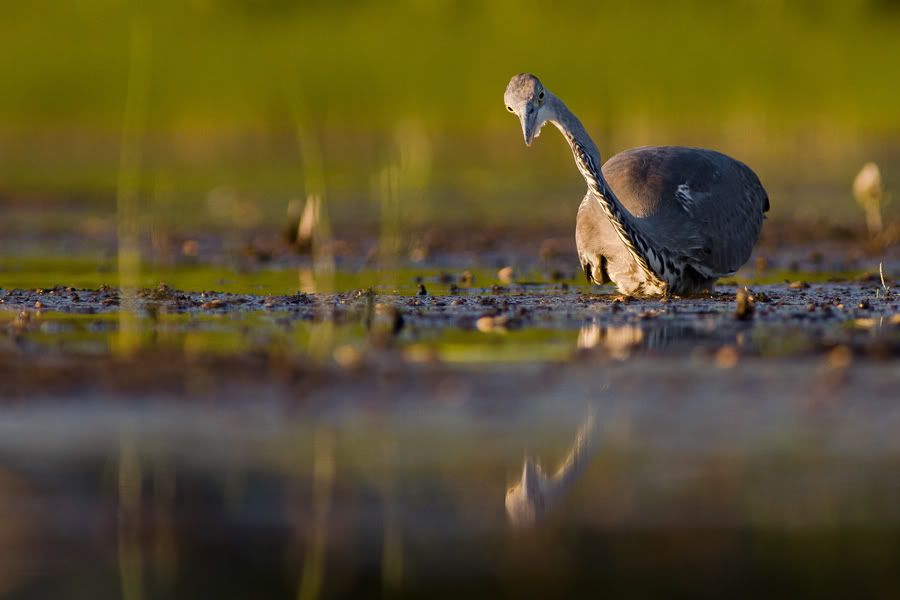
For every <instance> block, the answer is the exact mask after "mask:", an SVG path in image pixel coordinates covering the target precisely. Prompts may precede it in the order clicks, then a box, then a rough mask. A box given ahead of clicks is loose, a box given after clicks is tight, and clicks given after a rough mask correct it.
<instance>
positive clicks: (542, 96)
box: [538, 90, 544, 100]
mask: <svg viewBox="0 0 900 600" xmlns="http://www.w3.org/2000/svg"><path fill="white" fill-rule="evenodd" d="M543 99H544V90H541V93H540V94H538V100H543Z"/></svg>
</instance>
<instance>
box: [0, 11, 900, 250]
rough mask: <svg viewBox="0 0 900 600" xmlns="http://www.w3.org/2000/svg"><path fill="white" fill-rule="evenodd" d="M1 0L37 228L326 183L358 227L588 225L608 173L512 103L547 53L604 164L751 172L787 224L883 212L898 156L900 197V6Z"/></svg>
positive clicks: (12, 122) (279, 210) (9, 88)
mask: <svg viewBox="0 0 900 600" xmlns="http://www.w3.org/2000/svg"><path fill="white" fill-rule="evenodd" d="M3 5H4V6H3V19H2V22H0V40H2V42H0V43H2V45H3V48H4V51H3V52H0V72H2V73H3V76H2V77H0V203H2V204H0V206H3V207H4V209H5V211H4V212H6V216H7V219H6V220H7V223H6V225H7V229H9V228H10V227H15V228H16V230H17V231H23V230H27V229H28V228H33V229H35V230H41V231H45V232H46V231H48V230H49V231H50V232H51V233H52V231H53V230H54V228H58V229H60V230H62V229H71V228H72V227H73V225H75V226H80V225H79V224H82V223H83V222H84V219H85V218H87V217H90V220H89V221H87V223H88V225H86V226H85V227H86V229H85V233H87V234H91V233H93V232H95V231H96V230H97V229H98V228H99V229H101V230H102V229H103V227H104V226H106V227H108V228H114V227H115V223H114V218H115V213H116V210H117V206H118V208H119V210H120V211H121V209H122V204H121V201H122V196H123V195H124V196H125V198H126V200H128V201H129V202H131V203H132V204H133V206H132V208H131V209H130V210H132V211H133V212H136V214H137V215H138V218H139V227H140V230H141V231H142V232H144V233H147V232H151V231H152V230H154V228H156V229H165V228H170V229H171V228H175V229H177V228H184V227H212V228H214V227H218V226H223V227H227V228H239V229H240V228H244V229H252V228H259V227H263V228H265V227H273V226H280V225H281V224H283V222H284V220H285V218H286V217H287V216H288V213H290V212H293V213H296V212H297V211H298V208H297V206H298V204H297V203H298V199H299V201H300V202H302V199H304V198H305V197H306V195H307V194H309V193H315V194H319V195H321V196H322V197H323V198H324V202H325V212H326V213H327V215H328V217H329V218H330V220H331V222H332V223H333V224H334V225H335V227H341V226H344V225H347V226H351V225H354V224H366V223H369V224H373V223H378V222H381V221H383V220H384V218H385V213H386V212H390V213H391V214H394V215H395V219H396V220H397V221H398V223H399V225H400V226H401V227H406V226H408V227H412V228H415V227H420V226H426V227H434V226H438V227H440V226H442V225H443V224H447V223H454V224H472V225H486V224H496V223H503V224H506V225H517V224H524V225H527V224H531V225H535V224H537V225H544V226H547V227H560V228H562V227H564V226H565V227H571V223H572V222H573V219H574V213H575V209H576V207H577V205H578V202H579V201H580V198H581V196H582V194H583V188H584V185H583V182H582V181H581V180H580V178H579V176H578V174H577V171H576V170H575V169H574V167H573V166H572V164H571V157H570V156H569V153H568V150H567V149H566V148H565V145H564V143H563V142H562V141H561V140H560V139H557V136H556V135H555V133H554V134H552V135H547V136H545V137H544V138H542V139H541V140H540V142H539V143H538V144H536V145H535V146H534V147H533V148H531V149H526V148H525V147H524V145H523V144H522V141H521V137H520V135H519V130H518V125H517V124H516V123H515V122H514V120H513V118H512V117H510V115H508V114H507V113H506V112H505V111H504V107H503V104H502V93H503V89H504V87H505V85H506V83H507V81H508V79H509V77H510V76H511V75H513V74H514V73H517V72H520V71H526V70H527V71H531V72H534V73H536V74H538V75H539V76H540V77H541V78H542V79H543V81H544V82H545V84H546V85H547V86H548V87H549V88H550V89H552V90H553V91H554V92H556V93H557V94H558V95H560V96H561V97H562V98H563V99H564V100H565V101H566V102H567V104H569V106H570V107H571V108H572V109H573V110H574V111H575V112H576V113H577V114H578V115H579V116H580V117H581V118H582V120H583V121H584V122H585V124H586V126H587V128H588V129H589V131H590V132H591V133H592V134H593V136H594V138H595V140H596V141H597V143H598V146H599V148H600V150H601V153H602V154H603V156H604V157H609V156H611V155H612V154H614V153H616V152H619V151H621V150H624V149H627V148H630V147H635V146H640V145H658V144H679V145H696V146H708V147H714V148H717V149H720V150H722V151H724V152H726V153H729V154H731V155H733V156H735V157H737V158H739V159H742V160H743V161H745V162H747V163H749V164H750V165H751V166H753V167H754V168H755V169H756V170H757V171H758V173H759V174H760V176H761V178H762V180H763V182H764V183H765V184H766V185H767V187H768V188H769V191H770V195H771V197H772V199H773V202H772V207H773V208H772V213H771V217H772V219H774V220H801V221H804V222H806V223H823V224H834V223H837V224H841V225H844V226H848V227H856V226H858V227H863V225H864V220H863V216H862V213H861V212H860V210H859V208H858V207H857V206H855V204H854V202H853V199H852V194H851V188H850V184H851V181H852V178H853V176H854V174H855V173H856V172H857V171H858V170H859V168H860V167H861V165H862V164H863V163H864V162H865V161H869V160H874V161H876V162H877V163H879V164H880V165H881V167H882V172H883V177H884V179H885V185H886V187H887V189H888V190H890V189H891V188H892V186H895V184H896V179H897V176H896V173H897V172H898V170H897V168H896V167H897V165H900V110H898V109H897V106H898V98H900V78H898V77H897V73H898V72H900V3H898V2H894V1H887V0H834V1H815V2H813V1H794V2H787V1H780V0H758V1H750V0H746V1H735V2H721V3H709V2H677V3H674V2H663V1H648V2H643V3H640V4H639V5H635V4H632V3H622V2H587V1H583V2H579V1H576V2H565V3H557V2H549V1H540V0H495V1H491V2H476V1H449V0H434V1H432V0H428V1H425V0H419V1H415V0H409V1H398V2H390V3H385V2H375V1H371V0H352V1H345V2H323V1H316V0H305V1H300V2H293V1H288V0H179V1H175V0H159V1H155V2H149V1H134V2H125V1H121V0H81V1H79V2H72V3H65V2H63V3H60V2H52V1H44V0H39V1H35V2H4V3H3ZM386 198H390V201H389V202H388V201H386ZM117 199H118V201H119V204H118V205H117ZM292 202H293V204H292ZM388 204H389V206H387V205H388ZM885 211H886V215H887V216H888V217H890V216H894V217H896V215H897V214H898V207H897V203H893V204H889V205H888V206H887V207H886V208H885ZM14 215H15V218H14ZM98 219H99V220H98ZM104 219H107V220H106V221H104Z"/></svg>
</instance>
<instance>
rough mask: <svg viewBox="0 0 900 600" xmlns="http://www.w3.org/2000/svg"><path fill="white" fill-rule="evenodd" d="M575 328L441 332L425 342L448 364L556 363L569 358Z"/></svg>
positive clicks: (572, 346)
mask: <svg viewBox="0 0 900 600" xmlns="http://www.w3.org/2000/svg"><path fill="white" fill-rule="evenodd" d="M577 338H578V332H577V331H565V330H559V329H539V328H534V327H530V328H528V329H522V330H512V331H508V332H505V333H502V334H494V333H490V334H484V333H480V332H475V331H471V332H470V331H457V330H447V331H441V332H440V335H438V336H436V337H435V338H434V339H429V340H426V341H425V343H426V344H427V345H429V346H430V347H432V348H434V350H436V351H437V355H438V356H439V357H440V359H441V360H443V361H446V362H452V363H485V364H487V363H504V362H510V363H514V362H558V361H565V360H568V359H570V358H571V357H572V354H573V352H574V351H575V346H576V344H575V342H576V340H577Z"/></svg>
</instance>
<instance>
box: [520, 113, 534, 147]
mask: <svg viewBox="0 0 900 600" xmlns="http://www.w3.org/2000/svg"><path fill="white" fill-rule="evenodd" d="M536 117H537V115H536V114H535V113H531V114H530V115H528V114H525V115H522V118H521V120H522V136H523V137H524V138H525V145H526V146H531V142H533V141H534V131H535V125H536V124H537V118H536Z"/></svg>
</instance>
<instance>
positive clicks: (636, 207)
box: [504, 73, 769, 296]
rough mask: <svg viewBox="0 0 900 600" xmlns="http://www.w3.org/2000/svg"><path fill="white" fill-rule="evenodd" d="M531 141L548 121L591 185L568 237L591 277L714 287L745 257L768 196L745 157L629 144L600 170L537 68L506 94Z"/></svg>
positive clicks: (646, 286)
mask: <svg viewBox="0 0 900 600" xmlns="http://www.w3.org/2000/svg"><path fill="white" fill-rule="evenodd" d="M504 100H505V101H506V108H507V110H509V111H510V112H512V113H514V114H515V115H517V116H518V117H519V120H520V122H521V125H522V133H523V135H524V137H525V144H526V145H528V146H530V145H531V142H532V141H533V140H534V138H536V137H538V135H539V134H540V131H541V127H543V125H544V124H545V123H548V122H549V123H552V124H553V125H555V126H556V127H557V129H559V130H560V132H561V133H562V135H563V137H564V138H565V139H566V141H567V142H568V144H569V146H570V147H571V149H572V155H573V156H574V158H575V165H576V166H577V167H578V170H579V171H580V172H581V174H582V176H583V177H584V179H585V181H586V182H587V186H588V191H587V194H586V195H585V197H584V199H583V200H582V202H581V205H580V206H579V208H578V215H577V218H576V223H575V243H576V246H577V249H578V257H579V260H580V262H581V266H582V268H583V269H584V273H585V275H586V277H587V278H588V281H590V282H593V283H596V284H601V285H602V284H604V283H607V282H610V281H612V282H613V283H615V285H616V287H617V288H618V290H619V292H621V293H622V294H626V295H630V296H660V295H663V296H664V295H669V294H691V293H697V292H700V291H703V290H708V289H711V287H712V286H713V284H714V283H715V281H716V280H717V279H719V278H720V277H724V276H727V275H731V274H733V273H734V272H735V271H737V270H738V269H739V268H740V267H741V266H742V265H743V264H744V263H745V262H747V260H748V259H749V258H750V253H751V252H752V251H753V246H754V244H756V241H757V240H758V239H759V234H760V230H761V229H762V222H763V213H764V212H766V211H768V210H769V197H768V194H767V193H766V191H765V189H764V188H763V186H762V184H761V183H760V181H759V178H758V177H757V176H756V174H755V173H754V172H753V171H752V170H751V169H750V167H748V166H747V165H745V164H744V163H742V162H740V161H738V160H735V159H733V158H731V157H729V156H726V155H724V154H722V153H720V152H716V151H714V150H705V149H700V148H684V147H679V146H651V147H643V148H635V149H633V150H627V151H625V152H622V153H620V154H617V155H615V156H613V157H612V158H610V159H609V160H608V161H607V162H606V164H604V165H603V167H602V169H601V168H599V165H600V164H601V163H600V152H599V151H598V150H597V146H596V145H595V144H594V142H593V140H591V137H590V136H589V135H588V133H587V131H586V130H585V128H584V126H583V125H582V124H581V121H579V120H578V117H576V116H575V115H574V114H573V113H572V111H570V110H569V108H568V107H567V106H566V105H565V104H564V103H563V102H562V100H560V99H559V98H557V97H556V96H554V95H553V94H551V93H550V91H549V90H547V89H546V88H545V87H544V85H543V84H542V83H541V81H540V80H539V79H538V78H537V77H535V76H534V75H531V74H528V73H522V74H519V75H516V76H514V77H513V78H512V79H511V80H510V82H509V85H508V86H507V88H506V93H505V94H504Z"/></svg>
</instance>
